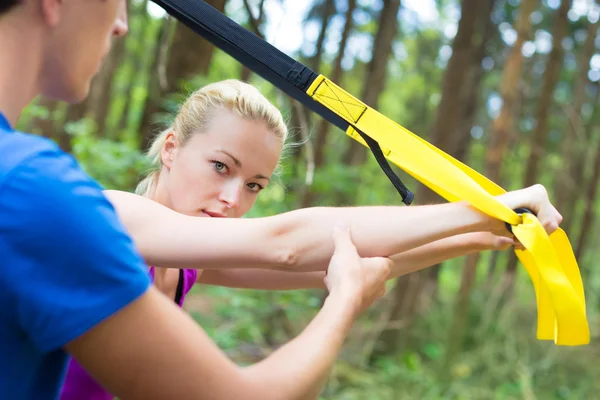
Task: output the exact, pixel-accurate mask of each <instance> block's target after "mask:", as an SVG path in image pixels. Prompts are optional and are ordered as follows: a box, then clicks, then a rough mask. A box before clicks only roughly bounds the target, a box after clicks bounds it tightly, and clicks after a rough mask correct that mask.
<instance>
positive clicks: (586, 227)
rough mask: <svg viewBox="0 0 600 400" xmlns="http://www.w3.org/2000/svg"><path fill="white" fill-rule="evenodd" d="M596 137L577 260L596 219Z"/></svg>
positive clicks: (599, 169) (599, 145)
mask: <svg viewBox="0 0 600 400" xmlns="http://www.w3.org/2000/svg"><path fill="white" fill-rule="evenodd" d="M599 95H600V87H599V86H598V85H596V101H595V103H594V114H593V117H592V119H591V120H590V124H589V125H588V126H589V129H591V130H592V129H594V130H595V127H593V126H592V125H593V124H594V122H595V121H596V115H597V113H598V112H599V110H598V99H599V98H600V96H599ZM596 136H597V137H598V138H597V140H596V143H595V145H594V143H593V142H590V143H591V144H592V148H594V149H595V152H594V155H593V158H592V160H590V161H592V165H593V167H592V173H591V177H590V179H589V180H588V185H587V191H586V195H585V205H584V207H583V217H582V219H581V227H580V230H579V235H578V237H577V242H575V246H574V247H575V258H576V259H577V260H581V257H583V252H584V250H585V248H586V245H587V243H588V236H589V235H590V231H591V228H592V226H593V223H594V221H595V220H596V218H595V217H596V215H595V212H594V207H595V204H596V198H597V195H598V184H599V183H600V135H596Z"/></svg>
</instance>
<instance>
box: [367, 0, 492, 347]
mask: <svg viewBox="0 0 600 400" xmlns="http://www.w3.org/2000/svg"><path fill="white" fill-rule="evenodd" d="M493 4H494V1H493V0H486V1H485V2H482V1H479V0H464V1H463V2H462V5H461V18H460V21H459V24H458V30H457V33H456V36H455V38H454V40H453V42H452V55H451V57H450V59H449V60H448V64H447V67H446V70H445V73H444V77H443V84H442V91H441V99H440V103H439V105H438V108H437V111H436V116H435V119H434V122H433V125H432V128H431V132H430V137H429V140H428V141H429V142H430V143H432V144H433V145H434V146H436V147H439V148H441V149H442V150H444V151H446V152H448V153H449V154H450V155H452V156H456V155H457V153H459V152H462V154H464V149H462V146H468V142H469V139H468V138H469V137H470V134H469V133H470V128H469V129H464V130H461V129H460V128H461V127H462V124H465V122H466V121H467V119H471V120H472V118H473V115H474V113H475V108H476V107H475V106H474V104H473V103H475V102H476V101H475V99H476V98H477V92H478V81H479V79H480V76H481V60H482V58H483V56H484V54H485V45H486V42H487V40H488V38H489V36H490V33H491V32H492V30H491V28H490V27H491V26H492V24H491V22H490V13H491V11H492V8H493ZM477 41H478V42H477ZM465 71H468V72H465ZM467 106H469V109H467V108H466V107H467ZM419 189H420V190H419V191H418V192H417V196H416V198H417V199H419V203H421V204H429V203H432V202H440V200H441V199H440V198H439V196H438V195H437V194H435V193H434V192H433V191H431V190H429V189H427V188H426V187H425V186H424V185H421V186H420V187H419ZM436 270H437V267H432V268H429V269H427V270H425V271H421V272H417V273H414V274H410V275H409V276H403V277H400V278H398V280H397V282H396V284H395V286H394V288H393V290H392V292H393V296H394V297H393V298H394V300H393V303H392V304H393V305H392V310H391V312H390V321H402V323H403V325H404V326H405V329H404V332H403V334H402V335H398V332H397V331H395V330H386V331H383V332H382V335H381V338H380V341H381V343H379V344H378V349H379V350H378V351H379V353H377V354H382V353H383V352H387V351H394V350H397V349H398V347H403V344H405V340H406V339H407V337H408V332H409V330H410V327H411V326H412V322H413V318H414V315H415V311H416V308H417V304H418V302H419V297H420V295H421V290H422V289H423V287H424V284H425V282H426V279H427V276H433V277H435V276H436V275H435V271H436ZM432 272H433V274H432ZM433 286H435V283H434V284H433Z"/></svg>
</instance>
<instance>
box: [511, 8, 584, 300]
mask: <svg viewBox="0 0 600 400" xmlns="http://www.w3.org/2000/svg"><path fill="white" fill-rule="evenodd" d="M572 3H573V1H572V0H562V1H561V3H560V8H559V9H558V13H557V15H556V21H555V24H554V31H553V32H552V51H551V52H550V55H549V56H548V62H547V63H546V69H545V70H544V74H543V76H542V87H541V89H540V95H539V96H538V98H539V101H538V107H537V112H536V125H535V128H534V130H533V134H532V137H531V145H530V152H529V158H528V159H527V167H526V170H525V180H524V187H528V186H531V185H533V184H535V183H536V181H537V179H538V172H539V164H540V161H541V160H542V157H543V156H544V152H545V148H546V138H547V136H548V115H549V112H550V106H551V105H552V102H553V98H554V89H555V88H556V84H557V83H558V78H559V75H560V70H561V69H562V64H563V59H564V50H563V46H562V42H563V39H564V38H565V36H566V33H567V27H568V25H569V18H568V15H567V14H568V12H569V10H570V9H571V6H572ZM517 263H518V259H517V256H516V255H515V254H514V252H511V254H510V255H509V257H508V262H507V265H506V276H505V280H506V282H505V286H506V288H507V292H506V293H505V294H504V296H510V295H511V293H512V287H513V284H514V277H515V274H516V269H517Z"/></svg>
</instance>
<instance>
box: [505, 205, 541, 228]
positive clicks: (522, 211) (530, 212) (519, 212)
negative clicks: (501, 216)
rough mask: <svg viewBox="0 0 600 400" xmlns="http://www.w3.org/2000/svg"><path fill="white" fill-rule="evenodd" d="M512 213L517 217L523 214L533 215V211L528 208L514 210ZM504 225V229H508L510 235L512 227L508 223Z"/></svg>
mask: <svg viewBox="0 0 600 400" xmlns="http://www.w3.org/2000/svg"><path fill="white" fill-rule="evenodd" d="M513 211H514V212H516V213H517V214H519V215H521V214H525V213H527V214H532V215H535V213H534V212H533V211H531V210H530V209H529V208H525V207H519V208H515V209H514V210H513ZM505 224H506V229H508V231H509V232H510V233H513V231H512V225H511V224H509V223H508V222H505Z"/></svg>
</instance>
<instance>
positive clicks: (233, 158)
mask: <svg viewBox="0 0 600 400" xmlns="http://www.w3.org/2000/svg"><path fill="white" fill-rule="evenodd" d="M217 152H218V153H223V154H225V155H226V156H228V157H229V158H231V159H232V160H233V162H234V163H235V165H236V167H238V168H242V163H241V161H240V160H238V159H237V158H235V157H234V156H233V155H232V154H231V153H229V152H227V151H225V150H217ZM254 177H255V178H256V179H265V180H267V181H269V182H271V178H269V177H267V176H264V175H261V174H257V175H254Z"/></svg>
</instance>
